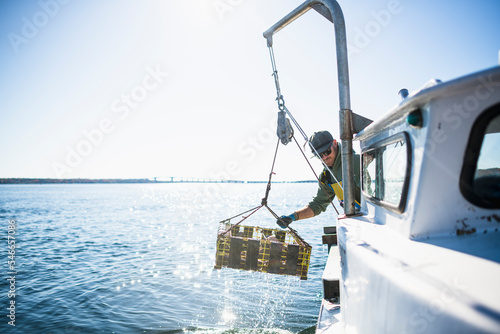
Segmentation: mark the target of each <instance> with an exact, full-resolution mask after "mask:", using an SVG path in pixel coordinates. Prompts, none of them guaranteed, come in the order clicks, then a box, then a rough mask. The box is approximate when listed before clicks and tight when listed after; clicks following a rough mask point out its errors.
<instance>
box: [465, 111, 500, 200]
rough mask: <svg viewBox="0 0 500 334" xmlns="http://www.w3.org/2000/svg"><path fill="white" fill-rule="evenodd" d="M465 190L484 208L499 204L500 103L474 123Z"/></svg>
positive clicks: (466, 169)
mask: <svg viewBox="0 0 500 334" xmlns="http://www.w3.org/2000/svg"><path fill="white" fill-rule="evenodd" d="M460 189H461V191H462V194H463V195H464V196H465V198H467V199H468V200H469V201H470V202H472V203H474V204H476V205H477V206H480V207H483V208H500V105H495V106H493V107H492V108H489V109H488V110H486V111H485V112H484V113H483V114H482V115H481V116H479V118H478V119H477V120H476V122H475V123H474V126H473V128H472V131H471V134H470V137H469V142H468V144H467V150H466V152H465V157H464V166H463V169H462V174H461V177H460Z"/></svg>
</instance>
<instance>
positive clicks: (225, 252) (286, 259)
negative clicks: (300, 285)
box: [214, 221, 312, 280]
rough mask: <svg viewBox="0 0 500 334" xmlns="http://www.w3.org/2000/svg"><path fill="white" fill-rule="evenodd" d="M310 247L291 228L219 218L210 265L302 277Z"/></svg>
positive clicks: (306, 266) (305, 276)
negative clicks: (214, 254)
mask: <svg viewBox="0 0 500 334" xmlns="http://www.w3.org/2000/svg"><path fill="white" fill-rule="evenodd" d="M311 249H312V247H311V246H310V245H309V244H307V242H305V241H304V240H303V239H302V238H301V237H299V236H298V234H297V233H296V232H295V230H293V229H289V230H280V229H272V228H262V227H257V226H243V225H239V224H235V225H232V224H231V223H230V222H227V221H222V222H220V224H219V230H218V234H217V252H216V257H215V267H214V268H215V269H221V268H233V269H241V270H250V271H259V272H263V273H271V274H279V275H292V276H299V277H300V279H301V280H306V279H307V271H308V270H309V260H310V257H311Z"/></svg>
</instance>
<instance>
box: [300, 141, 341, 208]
mask: <svg viewBox="0 0 500 334" xmlns="http://www.w3.org/2000/svg"><path fill="white" fill-rule="evenodd" d="M292 138H293V140H294V141H295V144H297V147H298V148H299V151H300V153H302V156H303V157H304V159H306V162H307V164H308V165H309V167H310V168H311V170H312V172H313V174H314V176H315V177H316V179H317V180H318V184H319V185H320V186H321V187H323V189H325V188H326V186H325V185H323V184H322V183H321V181H320V180H319V177H318V175H316V172H315V171H314V168H313V166H312V165H311V163H310V162H309V160H308V159H307V157H306V155H305V153H304V151H302V148H301V147H300V145H299V142H298V141H297V139H295V136H294V137H292ZM327 169H328V170H330V168H327ZM330 173H331V171H330ZM337 182H338V181H337ZM330 203H332V206H333V208H334V209H335V212H337V215H339V211H338V210H337V208H336V207H335V204H333V201H330Z"/></svg>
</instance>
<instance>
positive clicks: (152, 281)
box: [0, 184, 331, 333]
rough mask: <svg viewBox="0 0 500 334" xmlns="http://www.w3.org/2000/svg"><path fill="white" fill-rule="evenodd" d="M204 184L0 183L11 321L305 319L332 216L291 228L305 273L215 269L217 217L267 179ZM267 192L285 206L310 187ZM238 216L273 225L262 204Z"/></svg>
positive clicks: (105, 324)
mask: <svg viewBox="0 0 500 334" xmlns="http://www.w3.org/2000/svg"><path fill="white" fill-rule="evenodd" d="M204 187H205V185H203V184H152V185H139V184H138V185H104V184H97V185H70V184H68V185H42V186H40V185H21V186H18V185H13V186H0V202H1V203H3V207H2V209H1V211H0V215H1V217H2V219H9V220H11V219H14V220H16V222H17V225H18V232H19V236H18V238H19V240H16V244H19V248H18V249H17V250H16V256H17V258H16V263H19V274H18V277H16V278H17V279H18V282H19V286H20V290H19V296H18V297H16V298H17V299H16V303H17V302H19V305H23V308H22V309H21V308H20V310H19V312H20V313H22V316H21V315H20V316H19V323H18V324H16V330H19V331H20V332H30V333H36V332H61V333H64V332H66V328H71V330H72V331H73V332H80V333H93V332H116V333H137V332H144V331H145V332H148V331H158V330H159V331H167V333H168V332H171V333H179V331H185V332H186V333H191V332H193V333H204V332H206V333H298V332H299V331H301V330H303V329H305V328H308V327H311V326H314V324H315V322H316V319H317V316H318V312H319V306H320V301H321V291H322V287H321V274H322V270H323V267H324V264H325V261H326V251H325V250H324V248H323V247H322V245H321V235H322V232H323V226H324V225H327V224H330V223H331V221H326V222H322V221H321V220H318V219H311V220H309V221H308V222H305V223H302V222H300V223H297V224H296V226H295V228H296V229H297V231H298V233H299V235H301V236H302V237H303V238H304V239H305V240H306V241H307V242H308V243H310V244H311V245H312V246H313V251H312V255H311V264H310V266H309V273H308V280H307V281H300V280H299V279H298V278H297V277H291V276H283V275H271V274H264V273H258V272H250V271H243V270H234V269H227V268H223V269H221V270H214V269H213V268H214V264H215V246H216V239H217V230H218V224H219V221H221V220H223V219H226V218H228V217H232V216H234V215H235V214H238V213H240V212H243V211H245V210H248V209H249V208H252V207H254V206H255V205H254V204H257V205H258V204H260V200H261V197H262V193H263V190H264V187H265V185H262V184H245V185H241V184H233V185H229V184H227V185H225V186H224V188H222V187H221V191H222V189H223V192H221V193H218V192H216V191H213V192H212V193H211V194H210V196H207V195H206V192H205V191H204ZM273 190H274V193H273V194H272V196H270V198H269V204H270V206H272V207H273V209H274V210H275V211H276V212H277V213H278V214H285V213H289V212H293V211H294V210H297V209H298V208H300V207H301V206H303V205H304V204H305V203H307V202H308V201H309V200H310V197H311V196H312V195H313V194H314V193H315V190H316V185H314V184H277V185H274V186H273ZM323 217H325V218H326V219H325V220H327V217H328V216H327V215H324V216H323ZM245 224H247V225H250V226H261V227H272V228H275V227H276V222H275V220H274V218H273V217H272V216H271V215H270V214H269V212H267V211H265V210H261V211H260V212H257V213H256V214H255V215H253V216H252V217H251V219H248V220H247V221H245ZM5 237H6V236H5V235H0V238H3V239H5ZM3 239H2V240H3ZM2 240H0V241H2ZM4 241H5V240H4ZM17 241H18V243H17ZM5 242H6V241H5ZM0 302H1V303H3V304H2V305H5V302H6V296H5V295H2V296H0ZM16 305H17V304H16ZM138 314H140V316H138Z"/></svg>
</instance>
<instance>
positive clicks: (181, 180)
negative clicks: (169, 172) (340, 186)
mask: <svg viewBox="0 0 500 334" xmlns="http://www.w3.org/2000/svg"><path fill="white" fill-rule="evenodd" d="M267 182H268V181H241V180H209V179H199V178H170V179H167V180H165V179H162V180H158V179H45V178H0V185H1V184H94V183H107V184H110V183H121V184H128V183H267ZM315 182H318V181H317V180H304V181H273V182H272V183H315Z"/></svg>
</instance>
